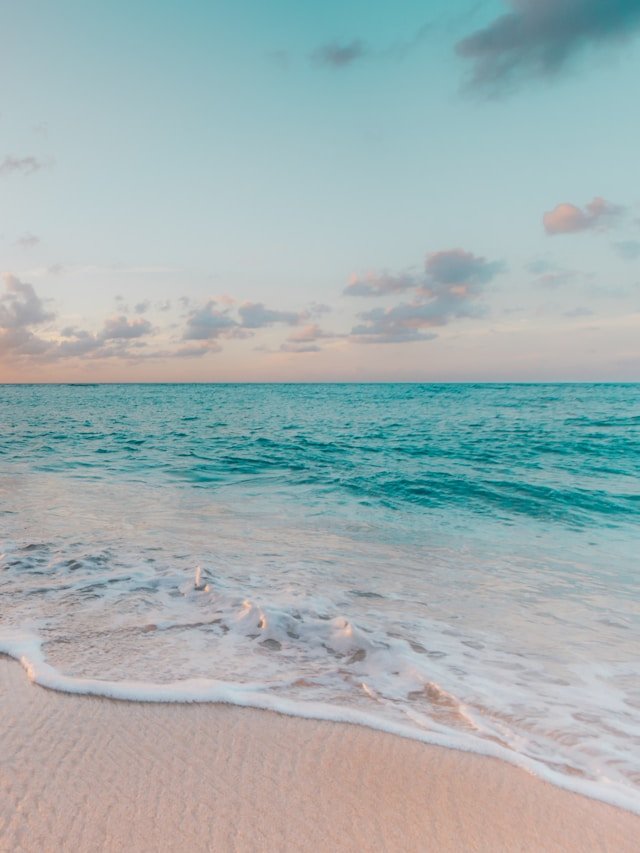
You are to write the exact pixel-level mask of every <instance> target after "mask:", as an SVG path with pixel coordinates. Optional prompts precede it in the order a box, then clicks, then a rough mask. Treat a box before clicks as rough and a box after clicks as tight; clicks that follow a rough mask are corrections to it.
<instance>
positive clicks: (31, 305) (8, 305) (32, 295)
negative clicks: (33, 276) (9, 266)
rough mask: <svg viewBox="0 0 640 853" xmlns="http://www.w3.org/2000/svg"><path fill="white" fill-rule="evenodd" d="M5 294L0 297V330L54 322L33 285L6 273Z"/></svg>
mask: <svg viewBox="0 0 640 853" xmlns="http://www.w3.org/2000/svg"><path fill="white" fill-rule="evenodd" d="M2 279H3V281H4V293H3V294H2V296H1V297H0V329H20V328H28V327H29V326H37V325H39V324H40V323H45V322H47V321H48V320H52V319H53V317H54V314H52V313H51V312H50V311H47V309H46V308H45V306H44V302H43V300H42V299H40V297H39V296H38V295H37V294H36V292H35V290H34V289H33V285H31V284H28V283H27V282H23V281H20V279H18V278H16V277H15V276H13V275H10V274H8V273H4V274H3V276H2Z"/></svg>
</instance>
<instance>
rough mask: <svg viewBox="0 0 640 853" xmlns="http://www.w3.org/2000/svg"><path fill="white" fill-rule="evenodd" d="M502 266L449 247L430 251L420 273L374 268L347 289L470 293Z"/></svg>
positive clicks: (364, 292) (355, 292)
mask: <svg viewBox="0 0 640 853" xmlns="http://www.w3.org/2000/svg"><path fill="white" fill-rule="evenodd" d="M501 269H502V264H501V263H499V262H497V261H487V260H486V259H485V258H481V257H478V256H477V255H474V254H472V253H471V252H465V251H464V249H447V250H445V251H441V252H432V253H430V254H428V255H427V256H426V258H425V262H424V272H422V273H420V274H416V273H414V272H402V273H398V274H392V273H388V272H383V273H373V272H370V273H367V274H366V275H364V276H352V278H351V281H350V282H349V284H348V285H347V287H346V288H345V290H344V292H345V294H346V295H347V296H385V295H387V294H393V293H405V292H407V291H409V290H415V291H416V292H418V293H420V294H423V295H428V296H437V295H444V294H445V293H447V292H448V293H451V294H455V293H456V292H457V293H459V294H460V293H469V292H471V291H472V290H477V289H478V288H480V287H481V286H482V285H484V284H486V283H487V282H489V281H490V280H491V279H492V278H493V277H494V276H495V275H496V273H498V272H500V270H501Z"/></svg>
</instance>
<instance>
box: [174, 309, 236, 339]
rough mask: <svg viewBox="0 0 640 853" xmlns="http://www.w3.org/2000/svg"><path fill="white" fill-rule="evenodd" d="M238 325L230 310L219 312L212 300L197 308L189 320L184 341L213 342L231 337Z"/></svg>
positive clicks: (189, 316) (190, 314)
mask: <svg viewBox="0 0 640 853" xmlns="http://www.w3.org/2000/svg"><path fill="white" fill-rule="evenodd" d="M237 327H238V323H237V322H236V321H235V320H234V319H233V318H232V317H230V316H229V312H228V310H223V311H219V310H218V309H217V308H216V303H215V302H214V301H213V299H210V300H209V301H208V302H207V303H206V304H205V305H203V306H202V307H201V308H195V309H194V310H193V311H191V312H190V313H189V315H188V318H187V326H186V328H185V330H184V334H183V336H182V339H183V340H185V341H211V340H215V339H216V338H219V337H223V336H225V335H227V336H228V335H229V333H230V332H232V331H233V329H235V328H237Z"/></svg>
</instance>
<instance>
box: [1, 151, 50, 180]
mask: <svg viewBox="0 0 640 853" xmlns="http://www.w3.org/2000/svg"><path fill="white" fill-rule="evenodd" d="M43 168H44V163H43V162H42V161H41V160H38V159H37V158H36V157H31V156H29V157H14V156H13V155H12V154H8V155H7V156H6V157H5V158H4V160H3V161H2V162H1V163H0V175H25V176H26V175H33V174H34V173H35V172H38V171H40V169H43Z"/></svg>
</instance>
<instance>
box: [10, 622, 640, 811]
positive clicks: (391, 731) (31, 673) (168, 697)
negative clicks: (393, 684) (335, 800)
mask: <svg viewBox="0 0 640 853" xmlns="http://www.w3.org/2000/svg"><path fill="white" fill-rule="evenodd" d="M3 657H6V659H7V660H10V661H12V662H15V663H18V664H19V666H20V667H21V668H22V669H23V670H24V672H25V675H26V677H27V679H28V680H29V682H30V683H31V684H33V685H37V686H39V687H41V688H43V689H45V690H49V691H52V692H54V693H62V694H66V695H72V696H80V697H85V698H87V697H93V698H102V699H106V700H108V701H113V702H131V703H134V704H135V703H143V704H167V705H192V704H200V705H228V706H230V707H237V708H247V709H253V710H257V711H266V712H267V713H275V714H278V715H281V716H285V717H293V718H297V719H305V720H311V721H317V722H329V723H337V724H339V725H348V726H357V727H363V728H365V729H367V730H368V731H374V732H380V733H383V734H387V735H389V736H391V737H400V738H403V739H407V740H409V741H412V742H414V743H417V744H421V745H423V746H435V747H439V748H443V749H450V750H454V751H456V752H463V753H467V754H471V755H477V756H480V757H483V758H491V759H494V760H497V761H500V762H503V763H506V764H508V765H509V766H511V767H515V768H517V769H519V770H522V771H524V772H525V773H528V774H530V775H532V776H533V777H535V778H537V779H539V780H540V781H544V782H545V783H548V784H551V785H552V786H553V787H555V788H557V789H558V790H563V791H567V792H569V793H572V794H577V795H579V796H583V797H586V798H588V799H590V800H593V801H595V802H598V803H604V804H606V805H609V806H612V807H614V808H618V809H621V810H622V811H626V812H628V813H630V814H633V815H635V816H638V817H640V803H639V802H638V801H637V799H635V798H633V797H632V796H631V795H630V794H628V793H627V792H626V791H620V790H618V789H617V788H612V789H611V791H606V789H604V786H603V785H602V783H598V782H596V781H593V780H590V779H584V778H581V777H579V776H577V775H575V776H573V780H572V781H571V779H572V777H571V776H569V775H568V774H567V773H566V772H565V773H561V772H559V771H555V770H553V768H551V767H548V766H547V765H545V764H544V763H543V762H540V761H535V760H534V759H532V758H529V757H528V756H525V755H521V754H519V753H517V752H514V751H513V750H510V749H508V748H507V747H505V746H503V745H501V744H499V743H494V742H492V741H490V740H483V739H478V738H471V737H469V736H465V735H462V734H461V735H460V736H459V737H458V738H456V737H455V735H447V734H441V733H438V732H428V733H427V732H418V731H416V730H414V729H411V728H409V727H407V726H403V725H402V724H399V723H392V722H388V723H383V722H382V721H381V720H380V719H379V718H377V717H375V716H373V715H371V714H368V713H366V712H363V711H361V710H359V709H352V708H349V707H346V706H336V707H335V708H333V707H330V706H328V705H324V704H318V703H316V702H309V701H307V702H301V701H299V700H295V699H289V698H285V697H281V696H277V697H276V696H274V695H272V694H269V693H268V692H267V693H263V692H261V691H258V692H256V691H254V690H252V689H251V686H250V685H241V684H235V683H229V682H224V681H216V680H208V679H186V680H184V681H178V682H168V683H154V682H138V681H129V680H125V681H109V680H103V679H95V678H83V677H75V676H69V675H64V674H62V673H60V672H59V671H58V670H56V669H55V668H54V667H52V666H51V665H50V664H48V663H47V662H46V660H45V659H44V657H43V656H42V652H41V649H40V641H39V640H38V639H37V638H36V637H35V636H28V635H25V634H20V633H18V634H17V635H16V636H15V637H14V638H13V639H12V640H10V641H7V639H6V637H5V638H3V640H2V641H0V660H2V659H3Z"/></svg>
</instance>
